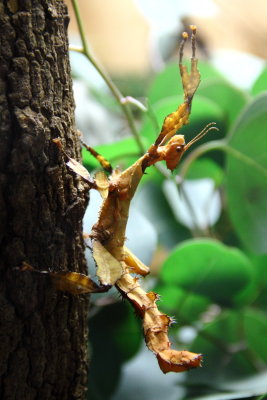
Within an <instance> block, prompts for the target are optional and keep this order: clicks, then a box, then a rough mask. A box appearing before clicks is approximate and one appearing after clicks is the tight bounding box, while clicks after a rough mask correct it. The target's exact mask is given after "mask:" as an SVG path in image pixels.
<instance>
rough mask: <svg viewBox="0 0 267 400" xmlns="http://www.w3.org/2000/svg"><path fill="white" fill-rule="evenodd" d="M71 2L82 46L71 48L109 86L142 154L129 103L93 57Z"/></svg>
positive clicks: (76, 10) (75, 0)
mask: <svg viewBox="0 0 267 400" xmlns="http://www.w3.org/2000/svg"><path fill="white" fill-rule="evenodd" d="M71 3H72V7H73V10H74V14H75V18H76V21H77V25H78V29H79V34H80V37H81V42H82V48H76V47H72V50H74V51H78V52H79V53H82V54H84V55H85V57H86V58H87V59H88V60H89V61H90V63H91V64H92V65H93V66H94V68H95V69H96V70H97V72H98V73H99V75H100V76H101V77H102V78H103V80H104V81H105V83H106V84H107V86H108V87H109V89H110V91H111V93H112V94H113V96H114V97H115V99H116V100H117V102H118V104H119V105H120V107H121V110H122V112H123V114H124V115H125V118H126V120H127V122H128V125H129V128H130V131H131V133H132V135H133V136H134V138H135V140H136V143H137V145H138V147H139V149H140V152H141V153H142V154H143V153H144V152H145V148H144V145H143V143H142V141H141V138H140V135H139V133H138V131H137V129H136V126H135V123H134V118H133V114H132V111H131V109H130V107H129V104H128V103H126V102H125V101H124V96H123V95H122V94H121V92H120V90H119V89H118V87H117V86H116V85H115V84H114V82H113V81H112V79H111V78H110V77H109V76H108V74H107V73H106V72H105V71H104V69H103V68H102V66H101V65H100V63H99V62H98V61H97V60H96V59H95V58H94V56H93V55H92V53H91V52H90V50H89V47H88V44H87V40H86V35H85V31H84V27H83V22H82V19H81V13H80V10H79V7H78V2H77V0H71Z"/></svg>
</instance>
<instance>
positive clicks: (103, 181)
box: [95, 171, 109, 199]
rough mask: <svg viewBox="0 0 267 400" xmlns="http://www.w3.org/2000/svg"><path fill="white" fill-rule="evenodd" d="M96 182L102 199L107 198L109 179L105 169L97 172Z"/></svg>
mask: <svg viewBox="0 0 267 400" xmlns="http://www.w3.org/2000/svg"><path fill="white" fill-rule="evenodd" d="M95 182H96V186H97V190H98V191H99V193H100V195H101V197H102V199H106V198H107V197H108V188H109V181H108V178H107V176H106V174H105V172H104V171H98V172H97V173H96V174H95Z"/></svg>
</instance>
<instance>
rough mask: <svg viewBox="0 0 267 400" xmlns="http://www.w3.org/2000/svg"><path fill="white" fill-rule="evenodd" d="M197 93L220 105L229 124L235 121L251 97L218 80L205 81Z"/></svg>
mask: <svg viewBox="0 0 267 400" xmlns="http://www.w3.org/2000/svg"><path fill="white" fill-rule="evenodd" d="M197 93H198V94H199V95H201V96H204V97H207V98H208V99H210V100H213V101H214V102H215V103H216V104H218V106H220V107H221V108H222V109H223V111H224V113H225V118H226V120H227V123H232V122H233V121H234V120H235V118H236V117H237V115H238V114H239V112H240V111H241V109H242V108H243V107H244V105H245V104H246V103H247V102H248V100H249V96H248V95H247V94H245V92H242V91H241V90H240V89H237V88H235V87H234V86H232V85H230V84H229V83H228V82H226V81H223V80H222V79H218V78H212V79H207V80H205V81H204V82H203V84H202V85H201V86H200V87H199V89H198V92H197Z"/></svg>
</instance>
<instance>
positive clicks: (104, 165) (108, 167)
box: [81, 142, 113, 174]
mask: <svg viewBox="0 0 267 400" xmlns="http://www.w3.org/2000/svg"><path fill="white" fill-rule="evenodd" d="M81 143H82V145H83V146H84V148H85V149H86V150H87V151H89V153H90V154H91V155H92V156H93V157H94V158H95V159H96V160H97V161H98V162H99V164H100V165H101V167H102V168H103V169H104V170H105V171H107V172H109V173H110V174H111V173H112V171H113V168H112V166H111V164H110V162H109V161H107V160H106V159H105V157H103V156H102V155H101V154H99V153H98V152H97V151H96V150H95V149H93V148H92V147H90V146H88V145H87V144H86V143H84V142H81Z"/></svg>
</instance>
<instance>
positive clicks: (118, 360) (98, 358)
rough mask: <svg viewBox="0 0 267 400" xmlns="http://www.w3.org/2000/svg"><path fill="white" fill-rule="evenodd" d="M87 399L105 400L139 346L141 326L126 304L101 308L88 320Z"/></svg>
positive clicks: (114, 387)
mask: <svg viewBox="0 0 267 400" xmlns="http://www.w3.org/2000/svg"><path fill="white" fill-rule="evenodd" d="M89 332H90V344H91V346H92V351H91V353H92V354H91V360H90V361H91V368H90V377H89V384H88V389H89V394H90V396H89V397H90V398H96V399H98V398H100V399H109V398H110V397H111V395H112V393H113V391H114V390H115V389H116V387H117V385H118V383H119V379H120V374H121V367H122V363H123V362H125V361H127V360H128V359H129V358H130V357H132V356H133V355H134V354H135V353H136V352H137V351H138V350H139V347H140V345H141V342H142V337H141V326H140V323H139V321H138V319H137V318H136V317H135V316H134V314H133V312H132V309H131V308H130V306H129V305H128V303H121V302H120V303H115V304H111V305H108V306H105V307H102V308H101V309H100V311H99V312H98V313H97V314H96V315H95V316H94V317H93V318H91V319H90V329H89Z"/></svg>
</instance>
